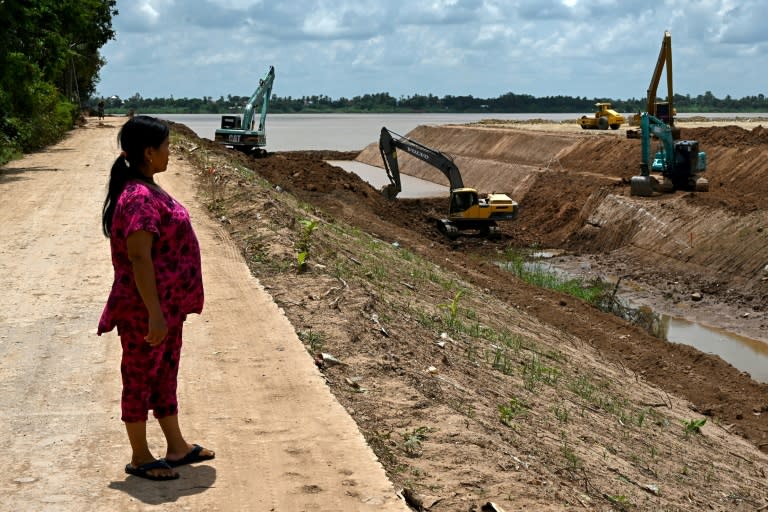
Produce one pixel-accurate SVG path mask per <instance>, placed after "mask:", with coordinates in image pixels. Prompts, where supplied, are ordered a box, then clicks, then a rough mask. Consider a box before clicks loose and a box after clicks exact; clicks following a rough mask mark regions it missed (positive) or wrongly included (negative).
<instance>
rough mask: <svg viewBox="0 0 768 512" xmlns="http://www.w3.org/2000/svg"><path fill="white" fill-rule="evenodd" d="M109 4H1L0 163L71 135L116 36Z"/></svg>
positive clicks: (14, 0) (107, 0)
mask: <svg viewBox="0 0 768 512" xmlns="http://www.w3.org/2000/svg"><path fill="white" fill-rule="evenodd" d="M115 4H116V1H115V0H0V26H2V27H3V30H2V31H0V69H1V70H2V73H0V163H2V162H5V161H7V160H8V159H9V158H10V157H11V156H12V155H13V154H14V153H18V152H20V151H31V150H34V149H37V148H40V147H43V146H45V145H47V144H50V143H52V142H54V141H55V140H57V139H58V138H59V137H61V135H62V134H63V133H64V132H65V131H66V130H68V129H70V128H71V127H72V125H73V123H74V121H75V119H76V116H77V115H78V113H79V110H80V104H81V100H82V99H87V98H88V97H90V96H91V95H92V94H93V93H94V91H95V89H96V84H97V83H98V73H99V70H100V69H101V67H102V66H103V65H104V60H103V59H102V58H101V55H100V54H99V49H100V48H101V47H102V46H104V44H106V43H107V41H109V40H110V39H113V38H114V36H115V34H114V31H113V30H112V16H115V15H117V9H116V8H115Z"/></svg>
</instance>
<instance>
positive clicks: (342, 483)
mask: <svg viewBox="0 0 768 512" xmlns="http://www.w3.org/2000/svg"><path fill="white" fill-rule="evenodd" d="M108 122H109V123H112V124H111V125H109V126H102V127H99V126H98V125H96V124H95V123H94V122H92V123H90V124H89V126H87V127H85V128H82V129H78V130H76V131H74V132H73V133H72V134H71V135H70V136H69V137H68V138H67V139H66V140H65V141H64V142H62V143H60V144H59V145H57V146H55V147H53V148H50V149H49V150H47V151H44V152H41V153H38V154H33V155H29V156H27V157H25V158H24V159H23V160H20V161H16V162H12V163H11V164H9V165H8V166H6V167H4V168H3V169H2V171H0V191H2V198H3V199H2V202H0V289H2V293H1V294H0V417H1V418H2V421H0V453H2V456H1V457H0V459H2V462H3V469H4V471H3V474H2V476H0V496H2V499H1V500H0V510H14V511H15V510H41V511H42V510H151V509H155V508H157V509H160V508H162V510H222V511H231V510H253V511H262V510H263V511H269V510H275V511H300V510H312V511H323V510H327V511H340V510H350V511H352V510H377V511H379V510H405V507H404V505H402V504H401V502H400V501H399V500H398V499H397V498H396V496H395V492H394V489H393V487H392V484H391V483H390V482H389V481H388V480H387V479H386V476H385V474H384V471H383V469H382V468H381V466H380V465H379V463H378V461H376V459H375V457H374V455H373V453H372V452H371V450H370V449H369V448H368V447H367V446H366V445H365V442H364V440H363V438H362V436H361V435H360V434H359V431H358V430H357V428H356V425H355V424H354V422H353V421H352V420H351V418H350V417H349V416H348V415H347V414H346V412H345V411H344V409H343V408H342V407H341V406H340V405H339V404H338V403H337V402H336V401H335V399H333V398H332V396H331V395H330V393H329V392H328V390H327V388H326V386H325V384H324V382H323V380H322V376H321V375H320V373H319V372H318V371H317V370H316V368H315V367H314V365H313V364H312V361H311V358H310V357H309V355H308V354H307V353H306V351H305V350H304V348H303V347H302V345H301V343H300V341H299V340H298V339H297V337H296V335H295V332H294V329H293V327H292V326H291V325H290V324H289V322H288V321H287V319H286V318H285V316H284V315H283V314H282V312H281V311H280V310H279V309H278V308H277V307H276V306H275V305H274V303H273V302H272V300H271V299H270V298H269V296H268V295H267V294H266V293H265V292H264V291H263V289H262V288H261V287H260V285H259V284H258V282H257V281H256V280H254V279H253V278H252V277H251V276H250V274H249V272H248V270H247V268H246V266H245V265H244V263H242V261H241V259H240V256H239V253H238V251H237V249H236V248H235V247H234V246H233V245H232V243H231V242H230V240H229V239H228V237H227V235H226V234H225V233H224V232H223V231H222V230H221V229H219V228H218V227H217V225H216V223H214V222H211V221H210V220H209V219H208V218H207V216H206V213H205V212H204V211H202V210H200V209H198V208H197V207H196V205H195V199H194V195H193V183H192V179H191V176H190V175H189V172H190V171H189V169H188V168H187V167H186V166H185V163H184V162H183V161H179V160H176V159H174V157H173V156H172V157H171V163H170V165H169V169H168V171H167V172H166V173H165V174H164V175H161V176H160V177H159V179H158V181H159V182H160V183H161V184H162V185H163V186H164V187H165V188H167V189H168V190H169V191H170V192H171V193H172V194H173V195H175V196H176V197H177V198H179V199H180V200H181V201H182V202H183V203H185V204H186V205H187V207H188V208H189V209H190V212H191V215H192V218H193V223H194V225H195V227H196V230H197V234H198V237H199V238H200V242H201V246H202V252H203V265H204V275H205V286H206V309H205V311H204V313H203V315H202V316H193V317H191V318H190V320H189V321H188V323H187V327H186V329H185V352H184V356H183V357H182V365H181V371H180V389H179V394H180V408H181V423H182V428H183V429H184V430H185V432H186V434H187V436H188V438H189V439H190V441H193V442H200V443H201V444H205V445H206V446H209V447H210V448H213V449H215V450H216V451H217V455H218V457H217V459H216V460H215V461H213V462H212V463H210V464H203V465H197V466H194V467H183V468H180V473H181V476H182V477H181V478H180V479H179V480H177V481H173V482H148V481H145V480H141V479H137V478H135V477H127V475H125V474H124V472H123V467H124V465H125V464H126V462H128V460H129V455H130V452H129V447H128V444H127V438H126V436H125V434H124V430H123V426H122V423H121V422H120V421H119V413H120V410H119V395H120V379H119V370H118V367H119V358H120V350H119V341H118V338H117V337H116V335H115V333H109V334H107V335H104V336H102V337H97V336H96V335H95V328H96V322H97V319H98V316H99V314H100V312H101V308H102V306H103V301H104V299H105V297H106V295H107V292H108V289H109V285H110V284H111V273H112V269H111V265H110V262H109V247H108V243H107V241H106V239H105V238H104V237H103V236H102V235H101V234H100V226H99V222H100V219H99V213H100V208H101V201H102V200H103V194H104V187H105V184H106V180H107V168H108V166H109V164H110V163H111V161H112V158H114V156H115V155H116V154H117V151H118V149H117V144H116V142H115V138H116V134H117V129H116V128H117V124H114V123H115V121H108ZM149 430H150V443H151V446H152V448H153V451H154V452H155V453H156V454H159V455H161V454H162V453H163V451H164V446H163V444H162V436H161V434H160V431H159V428H158V427H157V424H156V423H154V422H152V421H151V422H150V425H149Z"/></svg>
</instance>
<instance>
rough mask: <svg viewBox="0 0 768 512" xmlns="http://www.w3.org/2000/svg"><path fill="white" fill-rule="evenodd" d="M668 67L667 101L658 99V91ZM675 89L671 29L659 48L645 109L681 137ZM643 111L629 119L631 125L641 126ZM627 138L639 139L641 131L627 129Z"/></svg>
mask: <svg viewBox="0 0 768 512" xmlns="http://www.w3.org/2000/svg"><path fill="white" fill-rule="evenodd" d="M664 68H666V70H667V73H666V78H667V101H657V100H656V91H657V90H658V88H659V82H661V73H662V71H664ZM674 97H675V94H674V91H673V89H672V35H671V34H670V33H669V31H665V32H664V38H663V39H662V41H661V49H660V50H659V57H658V59H657V60H656V68H655V69H654V70H653V75H652V76H651V83H650V85H649V86H648V91H647V94H646V107H645V111H646V112H647V113H648V114H650V115H651V116H653V117H655V118H657V119H660V120H661V121H663V122H665V123H666V124H668V125H669V126H670V128H671V129H672V133H673V136H674V138H675V139H679V138H680V131H679V130H678V129H676V128H675V115H676V113H677V112H676V111H675V107H674ZM641 116H642V112H638V113H637V114H635V115H634V116H632V117H631V118H630V120H629V124H630V125H631V126H640V118H641ZM627 138H630V139H639V138H640V133H639V132H638V131H637V130H627Z"/></svg>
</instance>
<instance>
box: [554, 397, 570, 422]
mask: <svg viewBox="0 0 768 512" xmlns="http://www.w3.org/2000/svg"><path fill="white" fill-rule="evenodd" d="M552 412H553V413H554V414H555V418H557V419H558V421H560V423H568V420H569V419H570V415H571V413H570V411H568V407H567V406H566V405H565V404H564V403H562V402H561V403H559V404H557V405H555V406H554V407H552Z"/></svg>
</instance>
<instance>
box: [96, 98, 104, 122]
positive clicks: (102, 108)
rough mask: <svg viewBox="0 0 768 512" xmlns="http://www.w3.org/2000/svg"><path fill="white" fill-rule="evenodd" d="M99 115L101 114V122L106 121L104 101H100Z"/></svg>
mask: <svg viewBox="0 0 768 512" xmlns="http://www.w3.org/2000/svg"><path fill="white" fill-rule="evenodd" d="M96 110H97V113H98V114H99V120H102V119H104V100H100V101H99V104H98V106H97V109H96Z"/></svg>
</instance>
